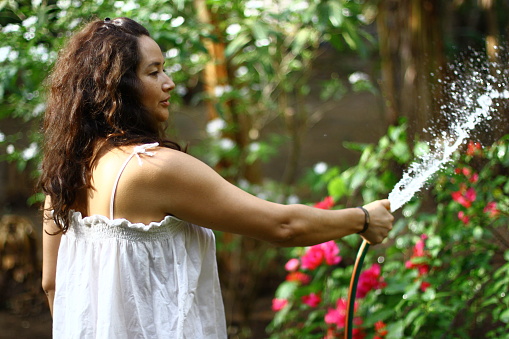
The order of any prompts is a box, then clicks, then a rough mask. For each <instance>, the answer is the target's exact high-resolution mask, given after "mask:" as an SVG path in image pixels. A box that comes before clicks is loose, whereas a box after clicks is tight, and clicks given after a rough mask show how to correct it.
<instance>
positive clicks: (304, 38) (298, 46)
mask: <svg viewBox="0 0 509 339" xmlns="http://www.w3.org/2000/svg"><path fill="white" fill-rule="evenodd" d="M310 37H311V30H310V29H309V28H302V29H301V30H299V32H297V34H296V35H295V39H294V40H293V43H292V53H293V54H295V55H298V54H300V53H301V51H302V50H303V49H304V47H305V45H306V43H307V42H308V41H309V38H310Z"/></svg>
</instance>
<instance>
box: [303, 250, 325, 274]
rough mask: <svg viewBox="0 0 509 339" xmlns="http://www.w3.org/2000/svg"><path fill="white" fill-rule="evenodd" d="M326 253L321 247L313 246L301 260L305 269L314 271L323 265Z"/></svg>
mask: <svg viewBox="0 0 509 339" xmlns="http://www.w3.org/2000/svg"><path fill="white" fill-rule="evenodd" d="M323 259H324V253H323V250H322V248H321V247H320V245H315V246H311V247H309V248H308V249H307V251H306V253H304V255H303V256H302V258H300V260H301V263H302V265H301V267H302V268H303V269H308V270H314V269H316V268H317V267H318V266H320V265H321V264H322V261H323Z"/></svg>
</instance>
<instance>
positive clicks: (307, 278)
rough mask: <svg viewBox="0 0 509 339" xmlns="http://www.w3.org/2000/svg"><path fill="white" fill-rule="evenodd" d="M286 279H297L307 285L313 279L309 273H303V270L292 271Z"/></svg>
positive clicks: (296, 280)
mask: <svg viewBox="0 0 509 339" xmlns="http://www.w3.org/2000/svg"><path fill="white" fill-rule="evenodd" d="M286 281H295V282H297V283H300V284H302V285H307V284H309V282H310V281H311V277H310V276H309V275H307V274H306V273H302V272H290V273H289V274H288V275H287V276H286Z"/></svg>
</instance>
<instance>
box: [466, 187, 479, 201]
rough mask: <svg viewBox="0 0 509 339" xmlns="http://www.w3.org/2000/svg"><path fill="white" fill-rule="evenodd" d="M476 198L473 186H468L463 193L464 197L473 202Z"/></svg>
mask: <svg viewBox="0 0 509 339" xmlns="http://www.w3.org/2000/svg"><path fill="white" fill-rule="evenodd" d="M476 198H477V194H476V192H475V190H474V189H473V188H469V189H468V190H467V192H466V193H465V199H467V200H468V201H470V202H474V201H475V199H476Z"/></svg>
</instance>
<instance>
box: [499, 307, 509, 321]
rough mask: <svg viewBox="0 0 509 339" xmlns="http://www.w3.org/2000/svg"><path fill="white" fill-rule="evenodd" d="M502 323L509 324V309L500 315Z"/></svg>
mask: <svg viewBox="0 0 509 339" xmlns="http://www.w3.org/2000/svg"><path fill="white" fill-rule="evenodd" d="M499 319H500V321H502V322H504V323H506V324H509V309H507V310H505V311H504V312H502V313H501V314H500V318H499Z"/></svg>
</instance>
